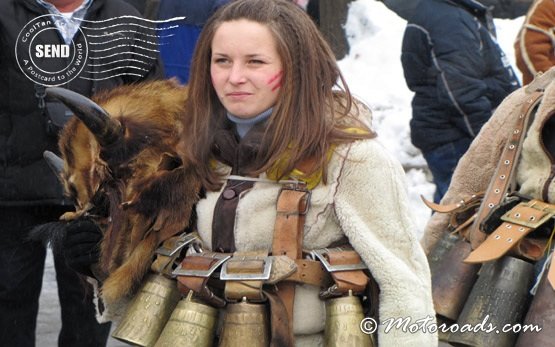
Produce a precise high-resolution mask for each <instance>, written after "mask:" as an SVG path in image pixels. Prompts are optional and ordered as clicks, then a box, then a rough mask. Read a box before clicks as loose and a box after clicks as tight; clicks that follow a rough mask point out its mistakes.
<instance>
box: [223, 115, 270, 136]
mask: <svg viewBox="0 0 555 347" xmlns="http://www.w3.org/2000/svg"><path fill="white" fill-rule="evenodd" d="M271 115H272V108H269V109H267V110H266V111H264V112H262V113H261V114H259V115H257V116H255V117H251V118H239V117H237V116H234V115H232V114H231V113H229V112H227V119H229V120H230V121H231V122H233V124H235V129H236V130H237V134H238V135H239V137H241V138H243V137H245V135H247V133H248V132H249V130H251V128H252V127H253V126H255V125H256V124H258V123H261V122H264V121H266V120H267V119H268V118H270V116H271Z"/></svg>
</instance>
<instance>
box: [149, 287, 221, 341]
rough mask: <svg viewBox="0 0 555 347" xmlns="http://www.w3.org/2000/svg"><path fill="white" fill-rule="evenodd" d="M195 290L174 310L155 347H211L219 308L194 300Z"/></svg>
mask: <svg viewBox="0 0 555 347" xmlns="http://www.w3.org/2000/svg"><path fill="white" fill-rule="evenodd" d="M192 294H193V291H190V292H189V294H188V295H187V297H186V298H184V299H181V301H179V303H178V304H177V307H176V308H175V309H174V310H173V312H172V315H171V317H170V320H169V321H168V322H167V323H166V326H165V327H164V330H163V331H162V334H161V335H160V337H159V338H158V341H156V344H155V345H154V346H155V347H174V346H180V347H211V346H212V345H213V343H214V337H215V334H216V322H217V320H218V310H217V309H215V308H214V307H212V306H209V305H206V304H202V303H199V302H194V301H193V299H192Z"/></svg>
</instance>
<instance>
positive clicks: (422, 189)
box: [339, 0, 524, 236]
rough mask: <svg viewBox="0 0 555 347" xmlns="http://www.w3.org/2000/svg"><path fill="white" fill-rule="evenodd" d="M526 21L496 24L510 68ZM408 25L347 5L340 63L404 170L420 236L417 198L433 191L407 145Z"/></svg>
mask: <svg viewBox="0 0 555 347" xmlns="http://www.w3.org/2000/svg"><path fill="white" fill-rule="evenodd" d="M523 20H524V17H520V18H517V19H515V20H498V19H496V20H495V25H496V28H497V38H498V42H499V45H500V46H501V47H502V49H503V51H504V52H505V54H506V55H507V57H508V58H509V60H510V61H511V63H512V65H513V67H514V70H515V72H516V73H517V75H518V76H519V77H520V73H519V72H518V70H517V69H516V64H515V62H514V50H513V42H514V40H515V38H516V35H517V33H518V30H519V28H520V26H521V25H522V22H523ZM405 25H406V21H405V20H404V19H402V18H401V17H399V16H397V15H396V14H395V13H394V12H392V11H390V10H389V9H388V8H387V7H385V5H384V4H383V3H381V2H378V1H375V0H357V1H354V2H353V3H351V7H350V9H349V16H348V19H347V24H346V32H347V36H348V38H349V44H350V52H349V54H348V55H347V56H346V57H345V58H344V59H342V60H341V61H340V62H339V66H340V67H341V71H342V72H343V74H344V75H345V78H346V80H347V84H348V85H349V88H350V89H351V91H352V92H353V94H355V95H356V96H358V97H359V98H362V99H363V100H364V101H366V103H368V104H369V105H370V107H371V108H372V111H373V125H374V128H375V129H376V130H377V132H378V138H379V140H380V141H381V142H382V143H383V144H385V146H386V147H387V149H388V150H389V151H390V152H391V153H392V154H393V155H394V156H395V157H396V158H397V159H398V160H399V161H400V162H401V164H403V167H405V171H406V176H407V184H408V190H409V198H410V200H411V206H412V207H413V213H414V218H415V224H416V227H417V230H416V232H417V233H418V235H419V236H421V235H422V233H423V230H424V226H425V225H426V222H427V220H428V217H429V216H430V210H429V209H428V208H427V207H426V206H425V205H424V204H423V203H422V200H421V199H420V195H423V196H424V197H426V198H427V199H429V200H432V196H433V193H434V191H435V186H434V185H433V184H431V183H430V180H431V177H430V176H429V174H427V170H425V167H426V162H425V161H424V158H423V157H422V154H420V151H419V150H418V149H417V148H415V147H414V146H413V145H412V144H411V142H410V132H409V131H410V130H409V121H410V118H411V107H410V103H411V99H412V94H413V93H412V92H411V91H410V90H409V89H408V87H407V85H406V84H405V79H404V77H403V68H402V66H401V43H402V39H403V32H404V30H405Z"/></svg>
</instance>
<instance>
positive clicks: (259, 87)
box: [210, 19, 283, 118]
mask: <svg viewBox="0 0 555 347" xmlns="http://www.w3.org/2000/svg"><path fill="white" fill-rule="evenodd" d="M210 74H211V77H212V84H213V86H214V89H215V90H216V94H217V95H218V98H219V99H220V102H221V103H222V104H223V106H224V107H225V108H226V109H227V111H228V112H229V113H231V114H233V115H234V116H237V117H240V118H251V117H255V116H257V115H259V114H260V113H262V112H264V111H265V110H267V109H269V108H270V107H272V106H274V105H275V103H276V101H277V98H278V93H279V89H280V87H281V78H282V74H283V69H282V63H281V59H280V57H279V55H278V52H277V50H276V42H275V40H274V37H273V36H272V34H271V32H270V29H269V28H268V27H267V26H265V25H263V24H260V23H257V22H253V21H250V20H246V19H240V20H234V21H230V22H224V23H222V24H221V25H220V27H219V28H218V29H217V30H216V32H215V34H214V39H213V40H212V58H211V62H210Z"/></svg>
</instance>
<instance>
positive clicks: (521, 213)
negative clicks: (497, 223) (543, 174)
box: [501, 200, 555, 229]
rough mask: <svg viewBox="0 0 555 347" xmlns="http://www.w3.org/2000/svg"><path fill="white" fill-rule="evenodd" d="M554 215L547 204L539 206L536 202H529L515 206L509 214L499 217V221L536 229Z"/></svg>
mask: <svg viewBox="0 0 555 347" xmlns="http://www.w3.org/2000/svg"><path fill="white" fill-rule="evenodd" d="M554 215H555V211H554V210H553V209H552V208H550V207H549V206H547V204H540V203H539V202H538V201H537V200H531V201H528V202H521V203H520V204H518V205H516V206H515V207H513V208H512V209H511V210H510V211H509V212H507V213H505V214H504V215H503V216H502V217H501V220H502V221H504V222H508V223H511V224H516V225H521V226H525V227H528V228H531V229H537V228H538V227H539V226H541V225H542V224H543V223H545V222H547V220H549V218H552V217H553V216H554Z"/></svg>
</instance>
